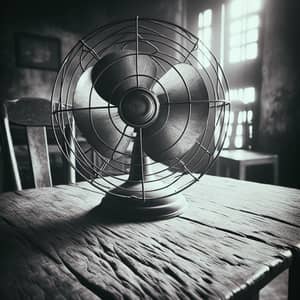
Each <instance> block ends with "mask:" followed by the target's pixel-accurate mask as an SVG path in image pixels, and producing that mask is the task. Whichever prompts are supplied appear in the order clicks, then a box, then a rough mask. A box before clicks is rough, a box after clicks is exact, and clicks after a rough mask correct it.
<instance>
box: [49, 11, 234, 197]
mask: <svg viewBox="0 0 300 300" xmlns="http://www.w3.org/2000/svg"><path fill="white" fill-rule="evenodd" d="M115 49H130V50H134V51H135V55H136V56H138V55H148V56H149V57H151V59H152V60H153V61H154V62H155V64H156V66H157V69H158V73H157V74H156V76H155V77H152V76H151V79H152V80H153V82H157V83H158V84H160V86H161V88H162V89H163V90H164V86H163V85H162V84H161V83H160V82H159V78H160V76H161V74H163V73H165V72H166V71H168V70H169V69H171V68H174V69H175V71H176V67H174V66H175V65H176V64H178V63H182V62H184V63H186V64H190V65H192V66H193V67H194V68H196V69H197V71H198V72H199V74H200V76H201V78H202V79H203V81H204V83H205V86H206V88H207V91H208V96H209V97H208V99H207V102H208V105H209V111H208V114H209V116H208V118H207V121H206V128H205V131H204V133H203V135H202V136H200V137H197V140H196V141H195V145H192V146H193V147H191V151H188V152H187V153H185V154H184V155H183V156H181V157H175V158H174V159H173V160H172V162H169V163H168V165H165V164H162V163H159V162H155V161H152V160H151V159H149V158H148V159H146V160H145V158H144V155H143V154H142V155H141V158H140V161H139V162H138V164H139V165H140V166H141V168H142V169H143V168H144V167H147V168H150V169H151V170H152V171H150V172H149V173H148V174H143V176H142V177H143V178H142V182H143V191H142V192H143V199H144V198H145V197H144V193H145V192H146V191H147V186H146V183H148V182H156V181H157V182H158V181H159V182H161V181H163V182H164V183H165V184H164V185H163V186H161V185H160V186H159V187H158V188H157V190H164V189H165V190H166V191H167V190H168V187H170V186H174V187H175V189H174V192H172V194H166V195H164V196H172V195H173V194H175V193H179V192H181V191H183V190H184V189H186V188H188V187H189V186H191V185H192V184H193V183H195V182H197V181H198V180H199V179H200V178H201V177H202V176H203V175H204V174H205V173H206V172H207V171H208V169H209V168H210V167H211V166H212V164H213V163H214V161H215V160H216V158H217V157H218V155H219V153H220V151H221V149H222V147H223V144H224V141H225V137H226V132H227V128H228V125H229V111H230V101H229V96H228V94H229V93H228V82H227V79H226V77H225V75H224V72H223V70H222V68H221V66H220V64H219V63H218V61H217V59H216V57H215V56H214V55H213V53H212V52H211V51H210V50H209V49H208V48H207V47H206V46H205V45H204V44H203V43H202V41H201V40H199V39H198V38H197V37H196V36H195V35H193V34H192V33H190V32H189V31H187V30H186V29H184V28H182V27H180V26H178V25H176V24H173V23H170V22H166V21H161V20H156V19H148V18H138V17H137V18H135V19H128V20H124V21H119V22H115V23H110V24H108V25H105V26H102V27H99V28H98V29H96V30H95V31H94V32H92V33H90V34H88V35H87V36H85V37H83V38H82V39H81V40H79V41H78V43H77V44H76V45H75V46H74V47H73V48H72V49H71V51H70V52H69V53H68V54H67V56H66V57H65V59H64V61H63V63H62V66H61V68H60V70H59V72H58V74H57V78H56V81H55V85H54V89H53V93H52V100H51V101H52V126H53V130H54V134H55V137H56V140H57V143H58V146H59V148H60V150H61V152H62V153H63V155H64V156H65V158H66V159H67V160H68V161H69V163H70V164H71V165H72V167H73V168H75V169H76V171H77V172H78V173H79V174H80V175H81V176H82V177H83V178H85V179H86V180H87V181H88V182H89V183H90V184H92V185H93V186H95V187H96V188H98V189H100V190H101V191H103V192H107V193H109V194H110V193H111V194H113V195H114V192H112V189H113V188H115V187H119V189H122V187H120V185H121V184H122V183H124V182H126V181H128V174H129V169H130V166H131V163H132V162H131V158H132V152H131V151H130V147H132V145H133V143H134V141H135V139H136V138H137V137H136V136H138V137H139V138H140V141H141V153H143V128H139V129H138V130H135V129H134V128H132V127H130V126H129V125H126V124H125V126H124V128H118V126H117V125H116V124H115V122H114V118H116V117H118V115H117V107H116V106H115V105H113V104H112V103H110V102H109V101H108V103H107V106H103V107H90V106H89V107H87V108H86V109H87V110H88V111H89V116H90V118H89V122H90V124H91V126H92V127H93V130H94V131H95V133H96V134H97V130H96V129H95V128H94V124H93V118H92V113H93V110H94V109H103V110H106V111H107V114H108V116H109V119H110V121H111V122H112V124H113V125H114V127H115V129H116V130H117V131H119V132H120V133H121V138H120V140H119V141H118V143H117V144H116V145H115V146H114V147H111V146H110V145H107V147H108V148H110V149H111V150H112V152H113V154H112V155H111V157H105V156H103V155H102V154H101V153H99V151H97V150H96V149H95V147H94V146H92V145H90V146H89V147H88V149H84V148H83V147H82V145H81V144H80V141H79V140H78V135H77V134H76V132H78V128H76V129H75V127H74V126H75V122H74V107H73V98H74V91H75V88H76V85H77V82H78V80H79V78H80V76H81V75H82V73H83V72H84V71H85V70H86V69H87V68H89V67H91V66H93V65H94V64H95V63H96V62H97V61H98V60H99V59H101V58H102V57H103V56H104V55H106V54H107V53H110V52H111V51H114V50H115ZM124 55H126V54H124ZM203 59H205V60H206V62H205V63H204V62H203ZM207 62H209V64H208V63H207ZM112 63H114V62H112ZM135 76H136V80H137V81H138V80H139V78H141V77H142V76H144V77H145V76H148V75H143V74H138V73H137V72H136V74H135ZM126 79H128V78H124V80H126ZM182 80H183V82H184V78H182ZM184 84H185V87H186V89H187V94H189V91H188V86H187V84H186V83H185V82H184ZM116 88H117V87H116ZM166 99H167V101H168V103H170V99H169V98H168V95H167V93H166ZM184 103H185V104H189V114H188V116H187V120H186V125H185V127H184V128H182V135H183V134H184V132H185V131H186V128H187V125H188V124H189V121H190V119H189V118H190V110H191V104H192V103H193V100H192V99H190V97H188V99H186V100H185V102H184ZM169 106H171V104H170V105H169ZM84 109H85V108H84ZM168 109H169V107H168ZM210 117H213V118H214V124H213V126H211V124H208V119H209V118H210ZM167 122H168V119H166V121H165V123H164V126H166V123H167ZM209 126H210V127H209ZM124 136H125V137H126V138H128V139H129V140H130V143H129V145H128V151H126V152H124V151H119V150H118V145H119V143H120V142H121V139H122V138H123V137H124ZM98 137H99V139H101V136H98ZM179 140H180V137H178V139H177V140H176V142H175V144H174V145H176V143H178V141H179ZM204 141H206V143H205V145H206V147H205V146H204V143H203V142H204ZM207 141H208V142H207ZM102 142H104V143H105V141H102ZM174 145H169V148H172V147H174ZM207 145H208V146H207ZM89 152H91V153H92V156H93V158H90V157H89ZM199 152H201V153H202V155H201V157H199V159H197V165H196V166H194V167H193V170H190V168H189V167H188V165H189V162H191V161H192V160H194V159H195V158H198V156H197V155H199ZM74 158H75V159H74ZM96 162H97V163H96ZM99 162H100V164H99ZM195 170H196V172H195ZM112 171H113V172H114V173H116V175H114V174H113V173H112ZM153 175H155V177H153ZM153 178H154V179H153ZM116 196H121V197H122V195H116Z"/></svg>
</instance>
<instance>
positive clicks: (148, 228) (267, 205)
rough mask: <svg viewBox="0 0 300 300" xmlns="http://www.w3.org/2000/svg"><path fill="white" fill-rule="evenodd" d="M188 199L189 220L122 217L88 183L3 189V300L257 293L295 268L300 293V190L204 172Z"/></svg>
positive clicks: (293, 289)
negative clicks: (105, 207)
mask: <svg viewBox="0 0 300 300" xmlns="http://www.w3.org/2000/svg"><path fill="white" fill-rule="evenodd" d="M185 195H186V197H187V199H188V200H189V209H188V210H187V211H186V213H185V214H184V215H183V216H181V217H177V218H174V219H170V220H164V221H156V222H145V223H126V222H123V223H117V222H113V221H109V220H108V219H105V218H103V217H101V216H100V215H99V211H98V209H97V205H98V204H99V202H100V199H101V195H99V194H98V193H96V192H95V189H94V188H93V187H91V186H90V185H89V184H87V183H85V182H83V183H80V184H77V185H74V186H57V187H54V188H43V189H36V190H24V191H22V192H15V193H5V194H0V231H1V232H0V236H1V241H0V245H1V253H0V254H1V255H0V259H1V261H0V278H1V280H0V299H99V298H101V299H150V298H151V299H152V298H153V299H257V298H258V291H259V289H261V288H262V287H263V286H264V285H266V284H267V283H268V282H269V281H270V280H272V279H273V278H274V277H275V276H277V275H278V274H279V273H281V272H282V271H283V270H285V269H286V268H288V267H289V268H290V280H289V292H290V295H289V297H290V298H289V299H290V300H296V299H300V298H299V297H300V296H299V295H300V289H299V279H300V254H299V253H300V250H299V249H300V244H299V242H300V230H299V227H300V191H299V190H296V189H288V188H283V187H277V186H271V185H263V184H257V183H250V182H246V181H238V180H234V179H228V178H218V177H213V176H204V177H203V178H202V179H201V180H200V181H199V183H197V184H195V185H193V186H192V187H191V188H190V189H189V190H187V191H186V192H185ZM297 280H298V281H297Z"/></svg>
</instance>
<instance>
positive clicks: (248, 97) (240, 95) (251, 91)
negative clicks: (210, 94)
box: [229, 87, 255, 104]
mask: <svg viewBox="0 0 300 300" xmlns="http://www.w3.org/2000/svg"><path fill="white" fill-rule="evenodd" d="M229 98H230V100H231V101H242V102H243V103H244V104H248V103H252V102H254V101H255V88H254V87H246V88H239V89H230V90H229Z"/></svg>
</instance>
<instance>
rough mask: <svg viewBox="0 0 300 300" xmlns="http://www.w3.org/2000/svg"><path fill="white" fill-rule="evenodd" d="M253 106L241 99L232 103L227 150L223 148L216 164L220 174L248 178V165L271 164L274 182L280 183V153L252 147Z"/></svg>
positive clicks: (217, 172)
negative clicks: (270, 152)
mask: <svg viewBox="0 0 300 300" xmlns="http://www.w3.org/2000/svg"><path fill="white" fill-rule="evenodd" d="M252 116H253V108H252V106H251V105H245V104H244V103H242V102H241V101H233V102H232V105H231V116H230V126H229V131H228V137H227V141H226V142H225V145H224V146H225V147H226V149H225V150H222V151H221V153H220V156H219V158H218V160H217V164H216V174H217V175H218V176H222V175H223V176H224V175H225V176H226V177H237V178H239V179H242V180H246V179H247V167H249V166H257V165H267V164H271V165H272V166H273V168H272V169H273V183H274V184H278V155H276V154H267V153H261V152H256V151H253V150H251V149H250V146H249V145H250V140H251V138H252Z"/></svg>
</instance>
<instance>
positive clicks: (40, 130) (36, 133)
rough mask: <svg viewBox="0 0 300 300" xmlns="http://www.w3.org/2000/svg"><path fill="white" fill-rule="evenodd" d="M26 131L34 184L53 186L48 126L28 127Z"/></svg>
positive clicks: (37, 185)
mask: <svg viewBox="0 0 300 300" xmlns="http://www.w3.org/2000/svg"><path fill="white" fill-rule="evenodd" d="M26 132H27V140H28V150H29V155H30V160H31V165H32V173H33V181H34V186H35V187H36V188H39V187H46V186H52V177H51V169H50V160H49V152H48V144H47V135H46V128H45V127H27V128H26Z"/></svg>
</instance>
